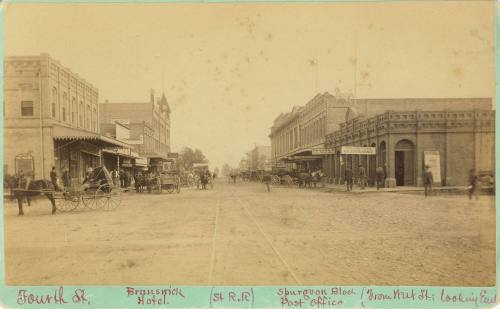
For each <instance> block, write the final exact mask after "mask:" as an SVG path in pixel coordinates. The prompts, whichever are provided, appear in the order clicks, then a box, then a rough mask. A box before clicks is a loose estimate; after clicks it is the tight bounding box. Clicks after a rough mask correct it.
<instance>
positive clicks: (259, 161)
mask: <svg viewBox="0 0 500 309" xmlns="http://www.w3.org/2000/svg"><path fill="white" fill-rule="evenodd" d="M270 160H271V146H255V147H254V148H253V149H252V150H250V152H248V153H247V166H248V169H249V170H252V171H256V170H264V169H265V168H266V164H267V163H269V162H270Z"/></svg>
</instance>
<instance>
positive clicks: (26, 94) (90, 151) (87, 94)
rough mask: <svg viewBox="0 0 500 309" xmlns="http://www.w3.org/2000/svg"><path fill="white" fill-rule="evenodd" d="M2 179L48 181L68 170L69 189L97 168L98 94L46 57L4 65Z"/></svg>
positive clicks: (102, 140) (106, 142)
mask: <svg viewBox="0 0 500 309" xmlns="http://www.w3.org/2000/svg"><path fill="white" fill-rule="evenodd" d="M4 98H5V101H4V173H10V174H14V173H16V172H18V171H19V170H23V172H24V173H26V174H30V175H32V176H34V178H36V179H42V178H44V179H47V178H48V177H49V173H50V169H51V167H52V166H55V167H56V170H57V173H58V175H61V171H62V169H63V168H68V169H69V173H70V177H71V180H72V183H78V182H80V181H81V180H82V179H83V177H84V175H85V170H86V169H87V168H88V167H96V166H99V165H100V164H101V159H102V158H101V150H102V149H103V148H104V147H125V148H127V147H128V145H126V144H124V143H121V142H119V141H116V140H114V139H112V138H107V137H105V136H101V135H100V134H98V132H99V121H98V119H99V115H98V112H99V111H98V103H97V102H98V90H97V88H95V87H94V86H93V85H92V84H90V83H89V82H87V81H86V80H84V79H83V78H81V77H80V76H79V75H78V74H76V73H74V72H72V71H71V70H70V69H68V68H66V67H65V66H63V65H62V64H61V63H59V62H58V61H57V60H55V59H53V58H51V57H50V56H49V55H48V54H40V55H38V56H13V57H6V58H5V59H4Z"/></svg>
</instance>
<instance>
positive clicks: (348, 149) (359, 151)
mask: <svg viewBox="0 0 500 309" xmlns="http://www.w3.org/2000/svg"><path fill="white" fill-rule="evenodd" d="M340 153H341V154H350V155H376V154H377V150H376V148H375V147H356V146H342V147H341V149H340Z"/></svg>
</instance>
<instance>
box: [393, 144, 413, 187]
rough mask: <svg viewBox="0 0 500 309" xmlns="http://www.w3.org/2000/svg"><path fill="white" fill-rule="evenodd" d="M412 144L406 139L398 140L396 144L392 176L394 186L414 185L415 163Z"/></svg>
mask: <svg viewBox="0 0 500 309" xmlns="http://www.w3.org/2000/svg"><path fill="white" fill-rule="evenodd" d="M414 161H415V160H414V146H413V143H412V142H410V141H408V140H402V141H399V142H398V143H397V144H396V151H395V155H394V172H395V173H394V174H395V175H394V176H395V178H396V186H413V185H415V163H414Z"/></svg>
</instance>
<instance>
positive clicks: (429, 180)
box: [423, 165, 434, 197]
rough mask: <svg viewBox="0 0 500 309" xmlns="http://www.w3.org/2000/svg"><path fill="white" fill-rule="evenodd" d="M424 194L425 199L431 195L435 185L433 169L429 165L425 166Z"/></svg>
mask: <svg viewBox="0 0 500 309" xmlns="http://www.w3.org/2000/svg"><path fill="white" fill-rule="evenodd" d="M423 176H424V194H425V197H427V195H430V194H431V191H432V184H433V183H434V177H432V171H431V167H430V166H429V165H426V166H425V169H424V175H423Z"/></svg>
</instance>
